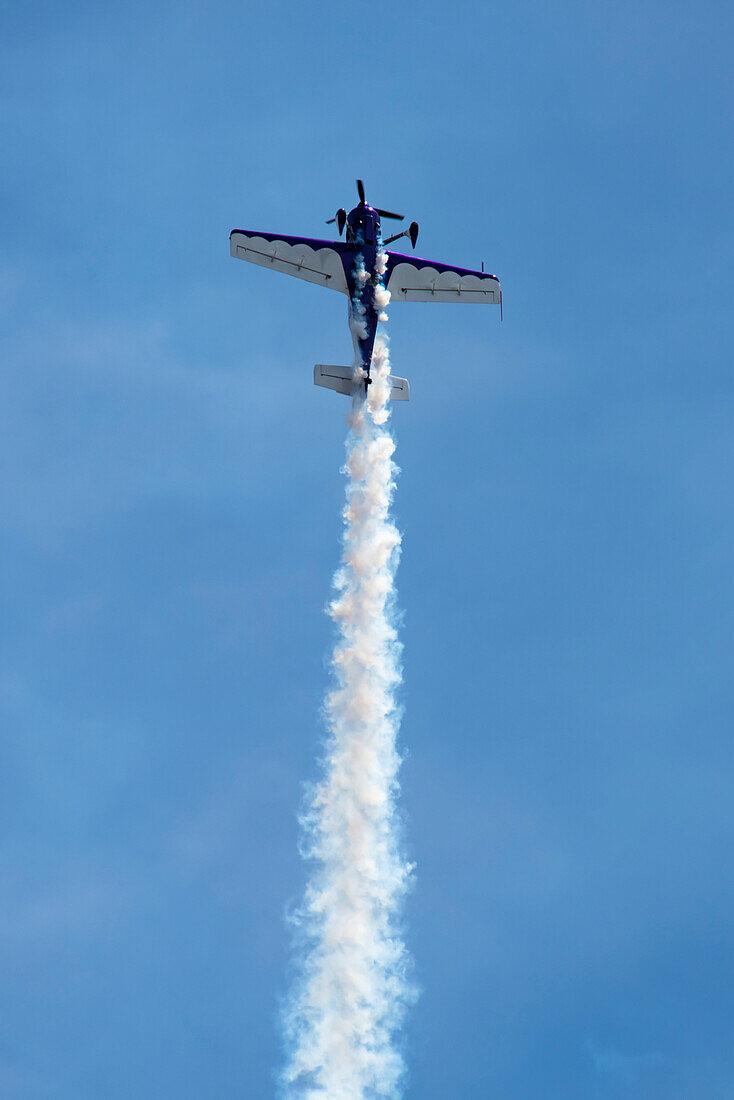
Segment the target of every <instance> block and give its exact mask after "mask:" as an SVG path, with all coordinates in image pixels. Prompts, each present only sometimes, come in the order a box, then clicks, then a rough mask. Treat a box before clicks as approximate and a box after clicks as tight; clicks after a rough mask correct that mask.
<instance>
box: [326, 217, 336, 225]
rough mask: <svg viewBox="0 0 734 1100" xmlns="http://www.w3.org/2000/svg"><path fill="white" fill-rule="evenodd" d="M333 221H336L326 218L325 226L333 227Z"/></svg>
mask: <svg viewBox="0 0 734 1100" xmlns="http://www.w3.org/2000/svg"><path fill="white" fill-rule="evenodd" d="M335 221H336V218H328V219H327V221H326V223H325V224H326V225H333V224H334V222H335Z"/></svg>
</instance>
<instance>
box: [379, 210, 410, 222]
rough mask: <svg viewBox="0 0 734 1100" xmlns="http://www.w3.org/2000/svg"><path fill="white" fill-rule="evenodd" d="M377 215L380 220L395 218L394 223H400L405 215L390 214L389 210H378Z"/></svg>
mask: <svg viewBox="0 0 734 1100" xmlns="http://www.w3.org/2000/svg"><path fill="white" fill-rule="evenodd" d="M377 213H378V214H379V215H380V217H381V218H395V221H396V222H401V221H402V220H403V218H404V217H405V214H392V213H391V212H390V211H389V210H378V211H377Z"/></svg>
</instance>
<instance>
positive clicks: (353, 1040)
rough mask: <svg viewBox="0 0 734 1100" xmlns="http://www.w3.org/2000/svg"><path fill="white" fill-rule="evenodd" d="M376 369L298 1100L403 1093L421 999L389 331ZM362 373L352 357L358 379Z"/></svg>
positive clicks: (302, 1000) (322, 836)
mask: <svg viewBox="0 0 734 1100" xmlns="http://www.w3.org/2000/svg"><path fill="white" fill-rule="evenodd" d="M383 267H384V265H383ZM378 271H379V265H378ZM379 289H382V288H379ZM385 295H386V292H385V291H384V290H383V293H382V294H381V296H380V298H379V301H378V308H379V310H380V311H381V319H383V318H384V309H385V307H386V306H387V301H388V299H389V295H387V297H385ZM371 375H372V384H371V385H370V386H369V387H367V396H366V397H365V396H364V393H363V388H362V387H360V388H359V392H358V393H357V394H355V397H354V399H353V405H352V410H351V414H350V416H349V435H348V439H347V457H346V465H345V472H346V474H347V487H346V504H345V508H344V513H343V516H344V533H343V554H342V561H341V565H340V567H339V569H338V570H337V572H336V575H335V577H334V590H335V591H334V596H333V599H332V600H331V603H330V605H329V614H330V615H331V617H332V619H333V620H334V623H335V624H336V628H337V639H336V642H335V646H334V650H333V653H332V659H331V666H332V672H333V683H332V687H331V689H330V691H329V692H328V694H327V697H326V700H325V704H324V713H325V725H326V741H325V746H324V753H323V758H322V762H321V764H322V774H321V779H320V781H319V782H318V783H317V785H316V786H315V787H314V789H313V790H312V791H311V793H310V797H309V800H308V806H307V810H306V813H305V814H304V816H303V819H302V827H303V835H304V842H303V851H304V855H305V856H306V858H307V859H308V860H309V861H310V863H311V864H312V868H313V870H312V874H311V877H310V881H309V884H308V886H307V889H306V895H305V899H304V902H303V905H302V907H301V909H300V910H299V913H298V914H297V916H296V918H295V919H296V924H297V929H298V935H299V937H300V940H301V942H300V947H299V970H300V976H299V981H298V983H297V986H296V989H295V991H294V993H293V995H292V997H291V999H290V1001H289V1003H288V1005H287V1009H286V1012H285V1030H286V1038H287V1042H288V1047H289V1060H288V1064H287V1066H286V1069H285V1071H284V1074H283V1078H282V1084H283V1093H284V1095H285V1096H286V1097H287V1098H289V1100H291V1098H296V1097H298V1098H299V1100H377V1098H380V1100H396V1098H397V1097H399V1095H400V1094H401V1080H402V1077H403V1060H402V1057H401V1054H400V1051H399V1049H398V1047H397V1044H396V1033H397V1030H398V1028H399V1027H400V1024H401V1022H402V1019H403V1015H404V1011H405V1007H406V1005H407V1004H408V1002H409V1001H410V1000H411V998H412V991H411V988H410V982H409V980H408V978H407V972H408V969H409V966H408V963H409V960H408V956H407V953H406V949H405V946H404V944H403V941H402V939H401V935H400V910H401V903H402V899H403V896H404V894H405V892H406V889H407V887H408V885H409V882H410V878H411V872H412V868H411V867H410V865H408V864H407V863H406V862H405V859H404V857H403V856H402V854H401V851H400V828H399V818H398V814H397V796H398V780H397V775H398V769H399V766H400V757H399V755H398V752H397V749H396V736H397V731H398V726H399V719H400V715H399V710H398V707H397V704H396V699H395V692H396V689H397V686H398V684H399V683H400V678H401V671H400V644H399V642H398V637H397V630H396V618H395V587H394V577H395V569H396V566H397V562H398V556H399V551H400V535H399V533H398V531H397V530H396V528H395V526H394V524H393V522H392V520H391V519H390V504H391V501H392V497H393V493H394V490H395V473H396V467H395V465H394V463H393V452H394V449H395V444H394V441H393V438H392V436H391V434H390V432H389V430H388V427H387V424H388V420H389V416H390V405H389V397H390V382H389V375H390V362H389V356H388V346H387V339H386V337H385V335H384V333H383V332H382V331H380V332H378V334H377V338H376V340H375V347H374V352H373V358H372V370H371ZM363 376H364V372H363V371H362V368H361V366H360V365H359V360H357V366H356V367H355V379H358V378H361V377H363Z"/></svg>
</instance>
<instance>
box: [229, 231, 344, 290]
mask: <svg viewBox="0 0 734 1100" xmlns="http://www.w3.org/2000/svg"><path fill="white" fill-rule="evenodd" d="M229 251H230V255H232V256H234V257H235V258H236V259H238V260H248V261H249V262H250V263H252V264H259V265H260V266H261V267H272V268H273V270H274V271H281V272H282V273H283V274H284V275H295V276H296V278H297V279H305V280H306V282H307V283H316V284H317V285H318V286H326V287H329V289H330V290H339V291H341V293H342V294H348V293H349V288H348V287H347V277H346V274H345V267H344V262H343V258H344V261H345V262H346V264H347V267H348V268H351V266H352V263H353V255H354V249H353V248H352V247H351V246H350V245H347V244H344V243H342V242H341V241H320V240H316V239H315V238H313V237H285V236H283V234H282V233H259V232H255V231H253V230H249V229H233V230H232V232H231V233H230V235H229Z"/></svg>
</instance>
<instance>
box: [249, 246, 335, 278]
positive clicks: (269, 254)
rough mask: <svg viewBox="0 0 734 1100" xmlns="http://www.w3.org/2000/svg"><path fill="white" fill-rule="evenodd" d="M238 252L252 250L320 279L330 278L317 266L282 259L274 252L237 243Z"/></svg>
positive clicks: (268, 258) (256, 253) (257, 254)
mask: <svg viewBox="0 0 734 1100" xmlns="http://www.w3.org/2000/svg"><path fill="white" fill-rule="evenodd" d="M237 251H238V252H254V253H255V255H256V256H264V257H265V259H266V260H270V261H273V260H277V261H278V263H279V264H288V265H289V266H290V267H297V268H298V270H299V271H301V270H305V271H311V272H313V274H314V275H320V276H321V278H322V279H330V278H331V275H327V273H326V272H325V271H319V270H318V268H315V267H309V266H308V264H304V263H295V261H293V260H284V259H283V257H282V256H277V255H276V254H275V253H274V252H259V251H258V249H257V248H250V247H249V246H248V247H247V248H246V247H245V246H244V245H243V244H238V245H237Z"/></svg>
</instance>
